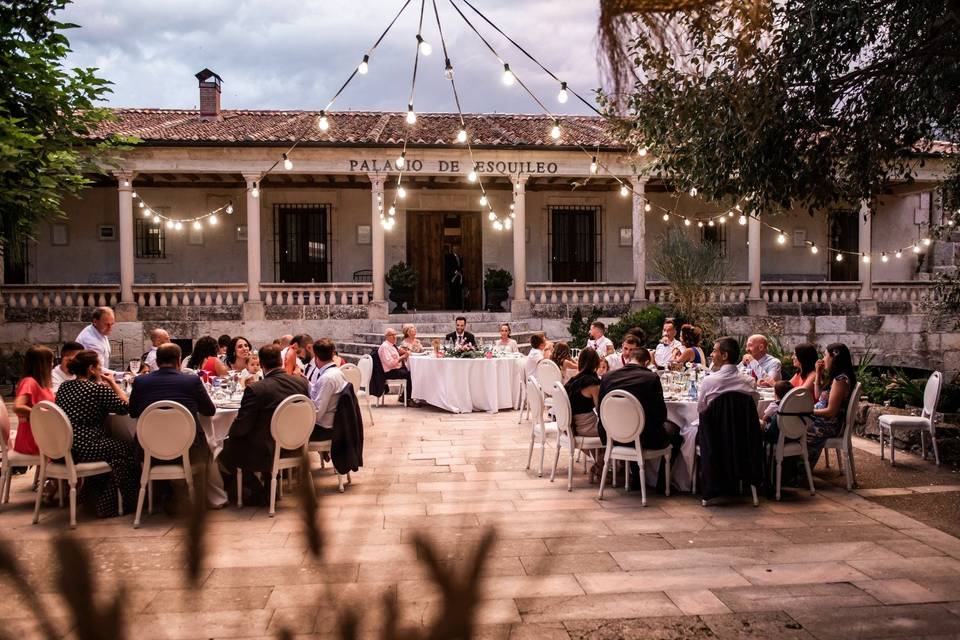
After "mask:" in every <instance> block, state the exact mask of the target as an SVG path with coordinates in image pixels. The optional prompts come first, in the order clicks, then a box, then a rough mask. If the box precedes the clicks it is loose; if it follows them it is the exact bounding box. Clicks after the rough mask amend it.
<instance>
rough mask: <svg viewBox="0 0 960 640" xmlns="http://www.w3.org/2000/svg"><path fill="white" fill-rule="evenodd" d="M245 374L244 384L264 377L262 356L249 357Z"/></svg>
mask: <svg viewBox="0 0 960 640" xmlns="http://www.w3.org/2000/svg"><path fill="white" fill-rule="evenodd" d="M243 374H244V375H243V385H244V386H247V385H248V384H250V383H251V382H256V381H257V380H262V379H263V371H262V370H261V369H260V356H256V355H251V356H249V357H247V368H246V369H245V370H244V372H243Z"/></svg>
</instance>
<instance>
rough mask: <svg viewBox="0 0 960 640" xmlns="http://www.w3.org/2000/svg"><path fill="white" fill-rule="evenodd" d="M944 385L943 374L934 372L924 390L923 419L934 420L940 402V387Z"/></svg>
mask: <svg viewBox="0 0 960 640" xmlns="http://www.w3.org/2000/svg"><path fill="white" fill-rule="evenodd" d="M942 383H943V374H941V373H940V372H939V371H934V372H933V373H931V374H930V377H929V378H928V379H927V386H926V387H924V389H923V417H924V418H930V420H931V421H932V420H933V414H934V412H936V410H937V403H938V402H940V387H941V386H942Z"/></svg>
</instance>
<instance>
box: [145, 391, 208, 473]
mask: <svg viewBox="0 0 960 640" xmlns="http://www.w3.org/2000/svg"><path fill="white" fill-rule="evenodd" d="M196 434H197V423H196V420H195V419H194V417H193V415H192V414H191V413H190V410H189V409H187V408H186V407H185V406H183V405H182V404H180V403H179V402H173V401H172V400H159V401H157V402H154V403H153V404H151V405H150V406H148V407H147V408H146V409H144V411H143V413H142V414H141V415H140V419H139V420H137V440H138V441H139V442H140V446H141V447H143V450H144V452H146V453H147V454H149V455H150V457H151V458H157V459H158V460H173V459H174V458H179V457H180V456H185V455H189V451H190V445H192V444H193V440H194V438H195V437H196Z"/></svg>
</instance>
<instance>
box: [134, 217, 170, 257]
mask: <svg viewBox="0 0 960 640" xmlns="http://www.w3.org/2000/svg"><path fill="white" fill-rule="evenodd" d="M136 223H137V226H136V231H135V232H136V246H137V258H165V257H167V239H166V234H165V233H164V228H163V223H162V222H154V221H153V220H148V219H145V218H136Z"/></svg>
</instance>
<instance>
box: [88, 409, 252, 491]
mask: <svg viewBox="0 0 960 640" xmlns="http://www.w3.org/2000/svg"><path fill="white" fill-rule="evenodd" d="M236 417H237V410H236V409H220V408H218V409H217V412H216V414H214V415H213V416H200V427H201V428H203V433H204V435H205V436H206V437H207V445H208V446H209V447H210V452H211V454H212V459H213V460H214V461H215V460H216V459H217V456H219V455H220V452H221V451H223V442H224V440H226V439H227V436H229V435H230V425H232V424H233V419H234V418H236ZM107 427H109V429H110V431H111V433H113V435H115V436H117V437H118V438H122V439H124V440H133V438H134V436H135V435H136V434H137V421H136V419H135V418H131V417H130V416H118V415H115V414H111V415H109V416H107ZM207 501H208V502H209V503H210V504H211V505H213V506H216V507H220V506H222V505H224V504H226V503H227V492H226V491H225V490H224V488H223V477H222V476H221V475H220V471H219V469H218V468H217V465H216V464H210V465H209V466H208V467H207Z"/></svg>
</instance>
